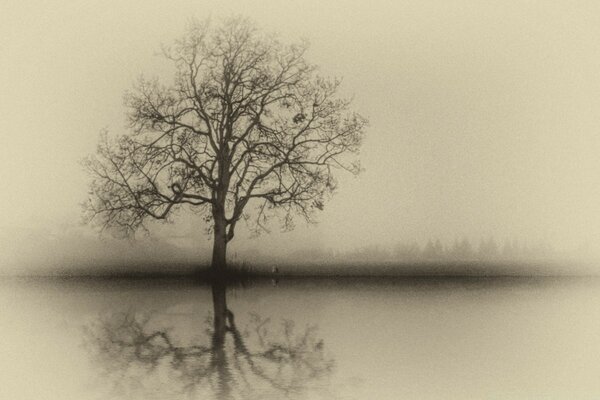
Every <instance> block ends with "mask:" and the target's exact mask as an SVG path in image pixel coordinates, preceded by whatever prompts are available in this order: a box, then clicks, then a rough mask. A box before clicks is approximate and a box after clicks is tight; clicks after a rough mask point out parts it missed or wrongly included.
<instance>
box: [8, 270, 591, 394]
mask: <svg viewBox="0 0 600 400" xmlns="http://www.w3.org/2000/svg"><path fill="white" fill-rule="evenodd" d="M0 304H1V307H2V309H1V311H0V329H2V335H1V336H0V399H27V400H29V399H60V400H70V399H77V400H81V399H167V400H168V399H211V398H212V399H287V398H289V399H598V398H600V281H598V280H596V279H591V278H519V279H517V278H513V279H450V280H442V279H436V280H433V279H423V280H406V279H405V280H350V279H343V280H338V281H335V280H325V279H321V280H308V279H305V280H303V279H295V280H281V281H280V282H277V283H274V282H270V281H264V282H255V283H251V284H248V285H246V286H241V285H234V286H228V287H226V286H225V285H219V284H214V285H212V286H211V285H209V284H198V283H196V284H194V283H189V282H186V281H179V280H177V281H162V280H152V281H143V280H133V281H118V280H103V281H93V280H83V281H81V280H80V281H76V280H71V281H58V280H22V279H21V280H15V279H9V280H8V279H7V280H4V281H2V282H1V283H0Z"/></svg>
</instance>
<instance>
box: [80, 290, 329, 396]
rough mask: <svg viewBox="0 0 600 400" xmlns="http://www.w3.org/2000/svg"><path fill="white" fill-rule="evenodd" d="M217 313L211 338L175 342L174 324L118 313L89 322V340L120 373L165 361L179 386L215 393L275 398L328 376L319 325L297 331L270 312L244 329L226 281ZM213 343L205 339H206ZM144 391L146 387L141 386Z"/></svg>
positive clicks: (217, 295)
mask: <svg viewBox="0 0 600 400" xmlns="http://www.w3.org/2000/svg"><path fill="white" fill-rule="evenodd" d="M212 294H213V311H214V314H213V318H212V324H211V326H210V328H209V329H207V330H206V333H207V334H208V336H209V337H210V339H209V341H203V342H202V343H201V344H197V343H195V342H194V343H192V344H188V345H178V344H176V343H177V338H176V337H174V335H173V332H172V329H169V328H168V327H166V328H165V327H159V328H155V327H151V325H152V324H151V317H143V316H140V315H136V314H135V313H134V312H131V311H130V312H124V313H115V314H113V315H111V316H109V317H108V318H103V319H100V320H99V321H97V322H96V323H95V324H93V325H91V326H89V327H88V329H87V336H88V337H87V339H88V340H87V342H88V344H89V345H91V347H92V350H93V353H94V354H96V360H97V361H100V362H101V364H102V365H103V367H104V368H105V369H106V370H107V371H110V373H111V374H113V375H114V376H116V377H117V379H119V380H123V379H127V374H126V373H124V374H121V375H119V372H123V371H126V370H128V369H130V368H141V369H142V373H145V374H150V375H151V374H152V373H153V372H154V371H155V370H157V369H159V366H160V365H163V366H167V368H168V369H169V370H170V372H171V375H172V376H173V377H174V379H172V380H170V382H171V383H174V384H176V386H178V388H179V389H180V390H178V391H180V392H184V393H190V394H192V393H197V392H202V393H205V392H207V389H209V391H210V392H212V394H214V395H215V398H217V399H233V398H236V399H240V398H257V397H256V396H257V395H261V394H262V395H265V394H267V393H270V394H273V395H274V396H276V397H277V398H281V397H282V396H283V397H294V396H297V395H302V394H303V393H304V392H305V391H306V390H308V389H309V388H310V387H311V384H313V383H318V382H320V381H322V379H324V378H326V377H327V376H329V374H330V373H331V372H332V368H333V361H332V360H331V359H329V358H327V357H326V356H325V355H324V347H323V342H322V341H321V340H319V339H318V338H317V337H316V330H315V329H316V328H315V327H307V328H306V329H305V330H304V331H301V332H296V331H295V329H294V324H293V322H291V321H284V322H283V325H282V329H279V330H277V329H275V330H273V329H270V328H271V324H270V321H269V320H268V319H263V318H261V317H259V316H258V315H254V316H253V318H252V320H251V322H250V323H249V324H248V326H246V327H245V329H241V330H240V329H239V328H238V326H237V325H236V321H235V318H234V314H233V312H231V310H229V309H228V308H227V301H226V288H225V286H224V285H223V283H222V282H216V283H214V284H213V287H212ZM206 342H208V343H206ZM142 394H143V393H142Z"/></svg>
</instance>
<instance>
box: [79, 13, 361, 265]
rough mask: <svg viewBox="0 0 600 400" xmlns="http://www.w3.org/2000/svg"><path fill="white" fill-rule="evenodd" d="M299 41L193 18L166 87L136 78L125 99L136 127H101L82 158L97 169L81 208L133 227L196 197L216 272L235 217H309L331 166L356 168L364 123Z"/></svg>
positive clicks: (174, 50) (128, 229)
mask: <svg viewBox="0 0 600 400" xmlns="http://www.w3.org/2000/svg"><path fill="white" fill-rule="evenodd" d="M306 50H307V45H306V43H304V42H301V43H298V44H292V45H284V44H282V43H281V42H280V41H279V40H278V39H277V37H275V36H272V35H265V34H262V33H261V32H260V31H258V30H257V29H256V28H255V27H254V26H253V25H252V24H251V23H250V22H248V21H247V20H245V19H242V18H231V19H228V20H226V21H224V23H222V24H221V25H219V26H218V27H212V26H211V24H209V23H208V22H205V23H198V22H195V23H192V24H191V26H190V27H189V28H188V31H187V32H186V34H185V35H184V36H183V37H182V38H181V39H180V40H178V41H176V42H175V43H174V45H173V46H171V47H168V48H165V49H164V55H165V56H166V57H167V58H168V59H169V60H170V61H172V63H173V64H174V67H175V71H176V73H175V79H174V82H173V84H172V85H170V86H165V85H163V84H161V83H159V81H158V80H156V79H155V80H147V79H144V78H141V79H140V80H139V81H138V82H137V84H136V85H135V86H134V88H133V90H131V91H130V92H128V93H126V96H125V103H126V106H127V108H128V121H129V125H130V128H131V132H130V133H129V134H128V135H124V136H121V137H119V138H116V139H111V138H110V137H108V135H103V137H102V139H101V141H100V144H99V146H98V151H97V155H96V156H90V157H89V158H87V159H86V160H85V162H84V164H85V167H86V169H87V170H88V171H90V172H91V174H92V176H93V177H94V178H93V181H92V183H91V191H90V198H89V200H88V201H87V203H86V206H85V208H86V217H87V218H88V219H89V220H90V221H91V220H94V221H95V222H96V223H98V224H99V225H100V226H101V228H102V229H105V228H116V229H117V231H119V232H121V233H122V234H124V235H130V234H132V233H134V232H135V231H136V230H137V229H138V228H140V227H143V226H144V222H145V221H146V220H147V219H158V220H168V219H169V218H170V216H171V215H172V213H173V211H175V210H176V209H178V208H181V206H184V205H187V206H191V207H192V208H193V209H194V210H196V211H198V212H199V213H200V214H201V215H203V216H204V219H205V222H206V225H207V228H208V230H209V231H212V232H213V234H214V244H213V255H212V257H213V258H212V266H213V268H215V269H216V270H223V269H224V268H225V266H226V251H227V243H228V242H230V241H231V240H232V239H233V237H234V233H235V229H236V225H237V223H238V222H239V221H240V220H241V219H244V220H245V221H246V222H247V223H248V224H249V226H250V227H251V229H253V230H255V231H260V230H264V229H266V228H265V226H266V222H267V221H268V220H269V219H270V217H272V216H274V215H279V216H280V217H281V220H282V223H283V224H284V226H285V227H287V228H291V227H292V225H293V216H294V215H297V214H299V215H301V216H302V217H304V218H306V219H307V220H308V221H310V220H311V219H312V218H313V216H314V211H315V210H317V209H319V210H321V209H323V204H324V201H325V200H326V199H327V197H328V195H329V194H331V193H332V192H333V191H334V189H335V187H336V181H335V179H334V175H333V174H334V171H335V170H339V169H342V170H346V171H349V172H351V173H354V174H356V173H358V172H359V165H358V163H357V161H356V160H355V159H354V158H353V156H354V155H355V154H356V153H357V152H358V150H359V146H360V143H361V140H362V137H363V132H364V128H365V125H366V120H365V119H364V118H363V117H361V116H360V115H359V114H357V113H355V112H352V111H351V110H350V109H349V106H350V101H349V100H348V99H345V98H341V97H339V96H338V95H337V91H338V88H339V84H340V80H339V79H329V78H324V77H321V76H319V75H318V74H317V72H316V67H315V66H314V65H311V64H310V63H308V62H307V61H306V60H305V52H306ZM252 211H254V212H252Z"/></svg>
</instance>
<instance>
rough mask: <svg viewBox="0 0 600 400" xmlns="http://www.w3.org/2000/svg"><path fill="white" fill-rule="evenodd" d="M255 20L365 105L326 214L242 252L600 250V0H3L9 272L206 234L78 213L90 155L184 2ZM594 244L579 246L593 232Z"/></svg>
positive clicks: (165, 254)
mask: <svg viewBox="0 0 600 400" xmlns="http://www.w3.org/2000/svg"><path fill="white" fill-rule="evenodd" d="M232 14H241V15H244V16H247V17H249V18H251V19H252V20H253V21H255V22H256V23H257V24H258V25H259V26H260V27H261V28H262V29H263V30H265V31H276V32H279V33H280V35H281V36H282V38H284V40H296V39H299V38H307V39H308V40H309V41H310V43H311V48H310V52H309V54H308V58H309V59H310V61H312V62H314V63H316V64H317V65H319V66H320V67H321V72H322V73H323V74H326V75H335V76H341V77H343V86H342V88H343V92H344V94H347V95H351V96H353V97H354V108H355V109H356V110H357V111H359V112H360V113H361V114H363V115H365V116H366V117H368V118H369V120H370V126H369V128H368V131H367V136H366V140H365V143H364V145H363V147H362V150H361V155H360V159H361V163H362V166H363V167H364V172H363V173H362V174H361V175H360V176H358V177H356V178H354V177H352V176H344V175H342V174H340V176H339V178H340V185H339V189H338V192H337V193H336V195H335V196H334V198H333V199H332V200H331V201H330V202H329V203H328V204H326V206H325V210H324V211H323V212H322V213H321V214H320V215H319V216H318V221H319V223H318V224H317V225H314V226H313V225H311V226H307V225H306V224H304V223H303V222H302V221H301V220H298V221H297V226H296V229H295V230H294V231H293V232H289V233H281V231H280V229H279V226H278V225H277V223H276V221H274V223H273V225H271V227H272V231H271V233H269V234H265V235H262V236H261V237H259V238H253V237H251V235H250V234H248V233H247V232H243V231H242V232H240V234H239V235H237V236H236V239H235V240H234V242H232V248H231V255H232V257H238V258H239V259H244V258H245V257H249V258H251V257H252V255H256V254H257V253H260V254H262V255H263V256H264V257H263V258H268V257H267V256H268V255H273V256H277V257H278V258H281V257H284V256H285V255H286V254H292V253H294V252H295V254H298V252H301V251H305V250H306V249H312V250H319V251H330V252H348V251H352V250H353V249H354V248H357V247H369V246H379V247H381V248H386V249H392V248H394V246H397V244H398V243H410V242H413V241H416V242H418V243H419V244H420V246H425V244H426V243H427V241H428V240H429V239H432V240H436V239H439V240H440V241H442V242H443V243H444V245H445V246H451V245H452V243H453V242H454V241H455V240H459V239H462V238H468V239H469V240H470V242H471V243H472V244H473V245H474V246H477V244H478V243H479V241H480V240H482V239H487V238H490V237H493V238H495V240H496V241H497V242H498V243H499V244H502V242H503V241H506V240H508V241H514V240H517V241H519V243H528V244H529V245H530V246H533V245H536V244H540V243H541V244H543V245H544V246H549V247H551V248H553V249H555V251H556V252H557V253H554V254H566V253H571V252H577V253H579V254H581V253H582V252H583V254H584V255H585V256H586V257H588V256H598V255H600V245H599V243H600V182H599V177H600V157H599V156H598V152H599V150H600V135H599V132H600V112H599V110H600V90H599V89H600V75H598V73H597V71H598V68H599V67H600V42H599V41H598V40H597V38H598V37H599V35H600V4H598V3H597V2H593V1H589V2H584V1H582V2H577V3H573V2H569V1H566V0H565V1H546V2H536V1H518V2H517V1H513V2H495V1H479V2H473V1H454V2H447V1H444V0H438V1H400V2H385V1H376V2H362V1H348V2H335V4H334V2H329V3H327V4H323V2H319V1H314V0H306V1H302V2H292V1H284V2H282V1H261V2H252V3H250V2H242V1H226V0H220V1H171V2H168V4H167V3H166V2H159V1H128V2H118V1H103V2H100V1H86V2H84V1H79V2H60V3H54V4H52V3H46V2H39V1H16V0H8V1H3V2H2V5H0V37H1V38H2V39H1V40H0V66H1V70H0V71H1V72H0V110H1V111H2V117H1V118H0V183H1V184H2V196H0V252H1V254H3V255H4V257H0V272H3V271H6V270H9V269H14V268H16V269H17V270H18V269H20V268H24V267H28V268H29V267H31V266H32V265H35V266H36V267H40V268H42V267H43V266H47V267H48V268H50V267H51V266H57V265H64V264H79V265H82V264H85V262H86V260H87V261H92V260H93V261H94V263H96V264H98V263H102V262H103V261H106V262H112V263H114V262H117V261H127V260H135V261H136V262H144V261H145V260H152V261H155V262H162V261H163V260H164V261H169V260H170V261H176V262H187V261H189V260H195V259H201V258H203V257H204V254H205V252H206V251H207V249H209V244H210V242H209V240H208V239H209V238H208V237H207V236H205V235H204V234H203V232H204V230H205V226H204V225H203V222H202V220H201V219H200V218H197V220H194V219H191V218H186V217H185V216H184V217H182V218H180V220H179V222H180V223H178V224H177V223H176V224H173V225H168V226H153V227H152V228H153V229H152V230H151V236H150V238H144V237H142V238H141V239H140V240H139V241H138V242H137V244H134V245H133V244H131V242H127V241H121V242H114V241H113V240H112V239H110V238H106V239H105V240H104V241H102V240H100V238H99V237H98V235H97V233H95V232H92V231H91V230H90V229H89V228H87V227H83V226H81V225H80V219H81V209H80V207H79V203H81V202H82V201H83V200H84V199H85V198H86V195H87V180H88V178H87V177H86V175H85V174H84V173H83V171H82V168H81V167H80V165H79V163H78V162H79V160H80V159H82V158H83V157H84V156H86V155H87V154H89V153H92V152H94V151H95V146H96V143H97V140H98V136H99V133H100V131H101V130H103V129H107V130H108V131H109V132H111V133H112V134H121V133H125V132H126V129H125V128H124V126H125V122H124V112H125V108H124V106H123V102H122V96H123V93H124V92H125V91H126V90H127V89H129V88H130V87H131V85H132V83H133V81H134V80H135V79H136V78H137V77H138V76H139V75H140V74H144V75H146V76H153V75H159V76H161V77H165V79H166V80H167V82H168V80H169V78H170V71H171V70H170V68H169V64H168V63H166V62H165V61H164V60H163V59H161V58H160V57H157V55H156V54H157V53H158V52H159V50H160V46H161V44H168V43H169V42H171V41H172V40H174V39H175V38H177V37H178V36H179V35H181V34H182V33H183V30H184V25H185V23H186V21H188V19H189V18H190V17H191V16H194V17H197V18H200V19H203V18H206V17H211V18H213V19H218V18H221V17H223V16H229V15H232ZM582 249H583V250H582Z"/></svg>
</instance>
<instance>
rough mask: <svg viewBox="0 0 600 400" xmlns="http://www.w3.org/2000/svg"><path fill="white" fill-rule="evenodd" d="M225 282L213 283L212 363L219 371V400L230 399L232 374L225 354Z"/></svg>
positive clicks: (226, 311)
mask: <svg viewBox="0 0 600 400" xmlns="http://www.w3.org/2000/svg"><path fill="white" fill-rule="evenodd" d="M226 291H227V288H226V287H225V283H224V282H213V284H212V297H213V310H214V316H213V324H214V326H213V328H214V330H213V337H212V350H213V351H212V363H213V366H214V368H215V369H216V371H217V393H218V398H219V399H221V398H222V399H228V398H229V394H230V392H231V388H230V383H231V373H230V370H229V367H228V365H227V356H226V354H225V334H226V333H227V314H228V312H229V310H227V300H226Z"/></svg>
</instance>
